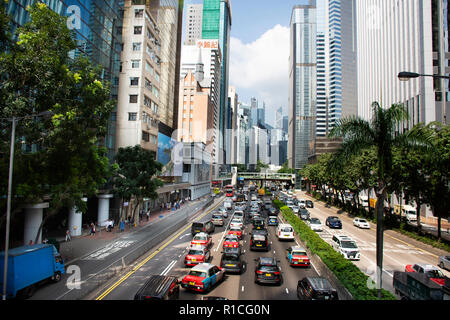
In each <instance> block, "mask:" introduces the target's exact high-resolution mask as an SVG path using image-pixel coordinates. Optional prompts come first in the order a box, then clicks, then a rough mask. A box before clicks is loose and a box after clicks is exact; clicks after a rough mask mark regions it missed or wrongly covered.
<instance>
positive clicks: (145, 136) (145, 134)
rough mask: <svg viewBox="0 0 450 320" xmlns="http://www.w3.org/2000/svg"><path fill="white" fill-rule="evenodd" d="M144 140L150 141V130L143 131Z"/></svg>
mask: <svg viewBox="0 0 450 320" xmlns="http://www.w3.org/2000/svg"><path fill="white" fill-rule="evenodd" d="M142 140H144V141H147V142H149V141H150V134H149V133H148V132H145V131H142Z"/></svg>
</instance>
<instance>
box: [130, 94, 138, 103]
mask: <svg viewBox="0 0 450 320" xmlns="http://www.w3.org/2000/svg"><path fill="white" fill-rule="evenodd" d="M137 102H138V95H137V94H130V103H137Z"/></svg>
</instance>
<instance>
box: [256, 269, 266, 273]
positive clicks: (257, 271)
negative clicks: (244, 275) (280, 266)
mask: <svg viewBox="0 0 450 320" xmlns="http://www.w3.org/2000/svg"><path fill="white" fill-rule="evenodd" d="M256 273H257V274H263V273H264V272H262V271H260V270H256Z"/></svg>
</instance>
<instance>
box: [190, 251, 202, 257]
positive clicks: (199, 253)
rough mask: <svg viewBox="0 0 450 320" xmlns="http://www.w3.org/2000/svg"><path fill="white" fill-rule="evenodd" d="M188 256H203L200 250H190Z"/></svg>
mask: <svg viewBox="0 0 450 320" xmlns="http://www.w3.org/2000/svg"><path fill="white" fill-rule="evenodd" d="M188 254H192V255H196V256H199V255H203V251H202V250H193V249H191V250H189V252H188Z"/></svg>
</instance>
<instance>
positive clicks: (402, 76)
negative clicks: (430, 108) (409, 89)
mask: <svg viewBox="0 0 450 320" xmlns="http://www.w3.org/2000/svg"><path fill="white" fill-rule="evenodd" d="M418 77H432V78H433V79H441V80H442V81H441V88H442V98H441V100H442V123H443V124H447V117H446V115H445V113H446V107H447V90H446V88H445V82H444V80H446V79H450V76H446V75H441V74H420V73H415V72H408V71H402V72H399V74H398V79H399V80H400V81H409V80H410V79H416V78H418Z"/></svg>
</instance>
